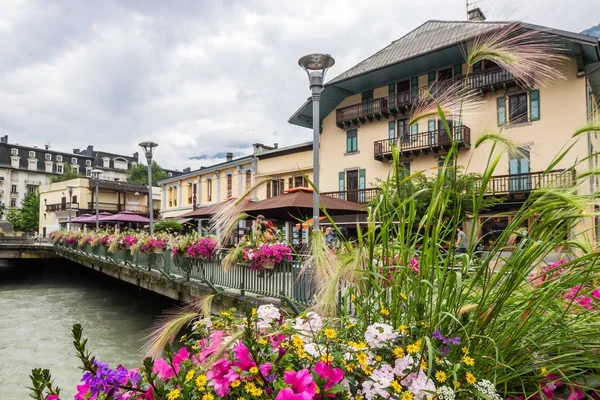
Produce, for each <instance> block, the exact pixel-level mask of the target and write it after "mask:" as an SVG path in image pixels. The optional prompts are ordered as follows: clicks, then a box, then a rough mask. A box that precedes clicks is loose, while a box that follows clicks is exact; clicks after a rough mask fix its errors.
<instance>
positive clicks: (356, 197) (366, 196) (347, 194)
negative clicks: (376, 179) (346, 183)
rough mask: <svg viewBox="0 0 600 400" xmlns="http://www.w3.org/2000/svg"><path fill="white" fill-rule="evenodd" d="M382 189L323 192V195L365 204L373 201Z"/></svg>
mask: <svg viewBox="0 0 600 400" xmlns="http://www.w3.org/2000/svg"><path fill="white" fill-rule="evenodd" d="M380 193H381V189H379V188H366V189H356V190H342V191H338V192H323V193H321V194H322V195H323V196H331V197H335V198H336V199H339V200H346V201H351V202H353V203H360V204H365V203H369V202H371V200H373V199H374V198H375V197H377V196H379V194H380Z"/></svg>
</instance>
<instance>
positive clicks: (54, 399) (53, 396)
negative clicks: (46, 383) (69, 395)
mask: <svg viewBox="0 0 600 400" xmlns="http://www.w3.org/2000/svg"><path fill="white" fill-rule="evenodd" d="M46 400H60V399H59V398H58V395H57V394H50V395H48V397H46Z"/></svg>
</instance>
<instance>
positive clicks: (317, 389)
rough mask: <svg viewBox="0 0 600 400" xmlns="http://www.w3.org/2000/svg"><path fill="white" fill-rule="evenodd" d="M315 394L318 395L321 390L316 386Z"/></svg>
mask: <svg viewBox="0 0 600 400" xmlns="http://www.w3.org/2000/svg"><path fill="white" fill-rule="evenodd" d="M315 393H316V394H319V393H321V389H319V387H318V386H315Z"/></svg>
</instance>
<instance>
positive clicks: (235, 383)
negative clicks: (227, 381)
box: [231, 379, 242, 388]
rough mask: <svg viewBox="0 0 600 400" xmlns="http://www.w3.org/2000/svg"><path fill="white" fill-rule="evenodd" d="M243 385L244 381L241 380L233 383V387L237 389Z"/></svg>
mask: <svg viewBox="0 0 600 400" xmlns="http://www.w3.org/2000/svg"><path fill="white" fill-rule="evenodd" d="M241 384H242V381H240V380H239V379H236V380H235V381H233V382H231V387H232V388H236V387H238V386H240V385H241Z"/></svg>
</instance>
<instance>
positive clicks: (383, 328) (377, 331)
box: [365, 323, 398, 348]
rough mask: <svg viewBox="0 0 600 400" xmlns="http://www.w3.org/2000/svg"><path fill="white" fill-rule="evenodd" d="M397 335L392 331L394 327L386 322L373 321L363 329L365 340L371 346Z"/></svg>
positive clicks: (373, 346)
mask: <svg viewBox="0 0 600 400" xmlns="http://www.w3.org/2000/svg"><path fill="white" fill-rule="evenodd" d="M396 337H398V334H397V333H396V332H394V328H392V326H391V325H388V324H380V323H375V324H372V325H369V327H368V328H367V330H366V331H365V341H366V342H367V344H368V345H369V347H371V348H375V347H377V346H379V344H380V343H381V342H385V341H387V340H392V339H394V338H396Z"/></svg>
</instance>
